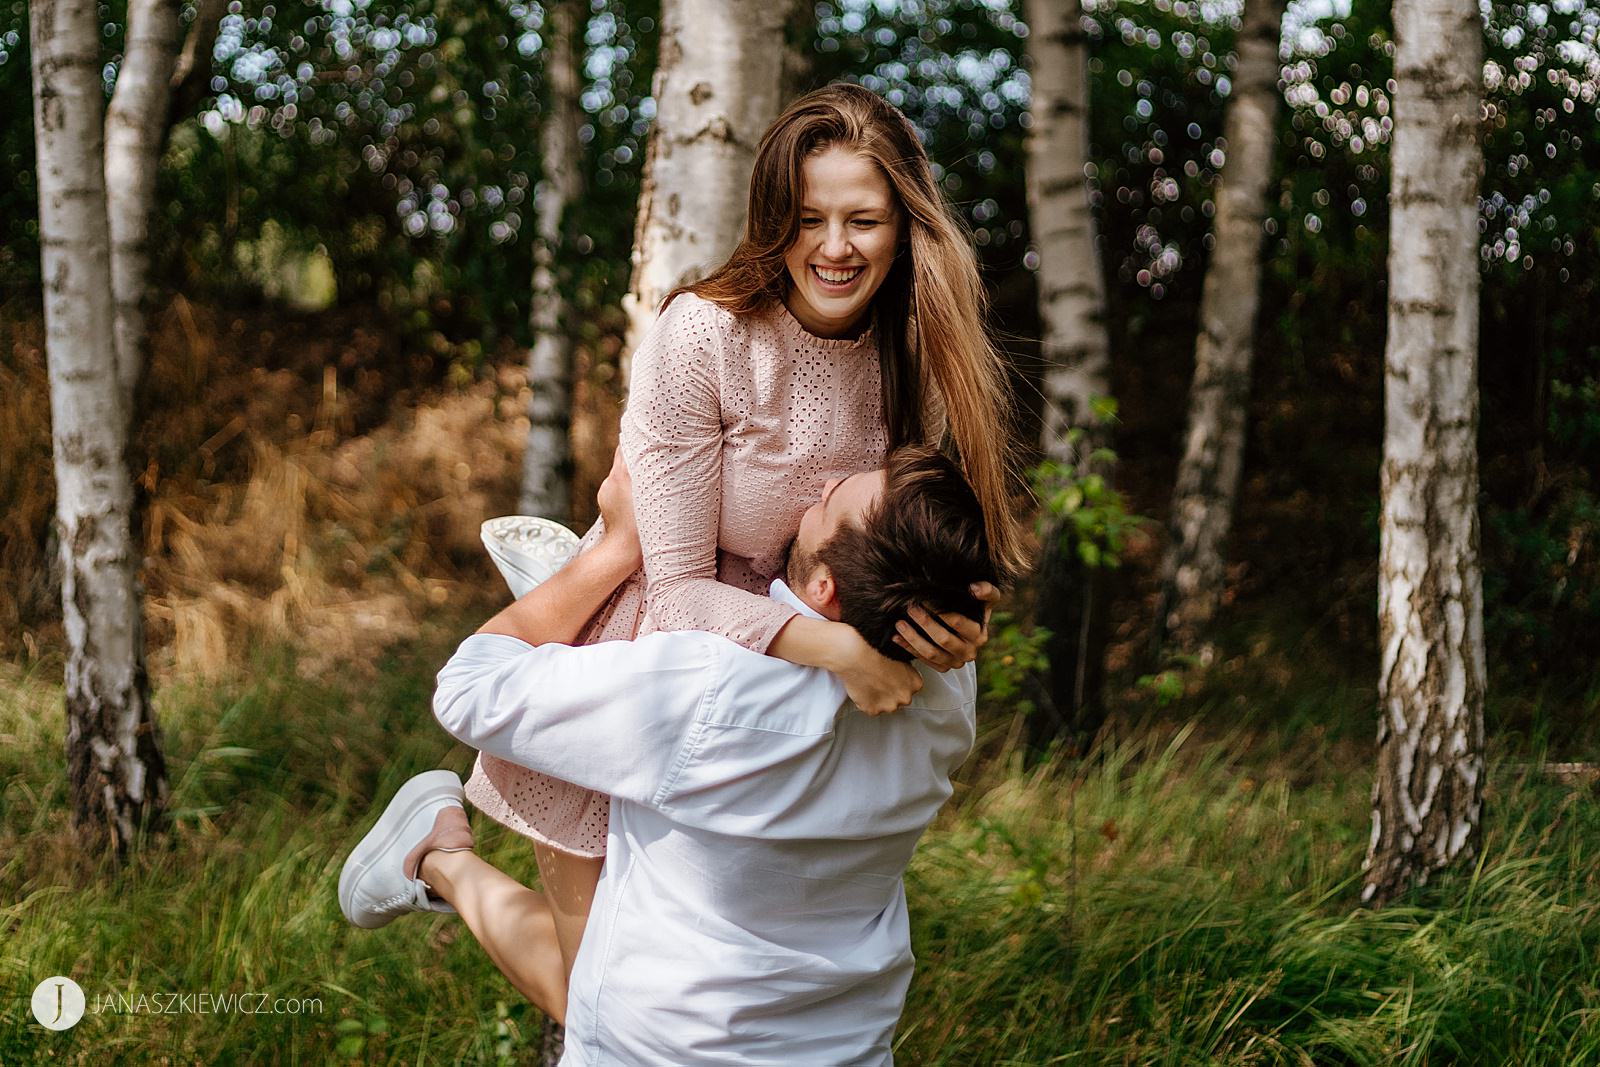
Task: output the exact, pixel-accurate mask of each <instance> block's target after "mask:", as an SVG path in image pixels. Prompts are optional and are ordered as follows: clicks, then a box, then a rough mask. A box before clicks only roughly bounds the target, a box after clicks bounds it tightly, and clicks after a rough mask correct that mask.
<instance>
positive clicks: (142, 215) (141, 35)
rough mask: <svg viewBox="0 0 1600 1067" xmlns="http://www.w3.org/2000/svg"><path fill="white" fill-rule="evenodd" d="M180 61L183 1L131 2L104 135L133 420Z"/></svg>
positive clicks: (124, 380)
mask: <svg viewBox="0 0 1600 1067" xmlns="http://www.w3.org/2000/svg"><path fill="white" fill-rule="evenodd" d="M177 59H178V5H177V4H174V3H172V2H171V0H130V2H129V4H128V25H127V45H126V47H125V49H124V50H123V57H122V68H121V69H120V70H119V71H118V72H117V86H116V90H115V92H113V93H112V95H111V106H110V107H109V108H107V109H106V138H105V171H106V214H107V216H108V220H109V222H110V224H111V292H112V300H113V306H114V308H115V332H114V334H113V336H114V338H115V347H116V358H117V384H118V388H119V389H120V390H121V394H122V401H123V410H124V411H125V412H126V413H127V420H128V424H129V425H130V426H131V425H132V423H133V411H134V406H133V399H134V392H135V390H136V389H137V388H138V385H139V378H140V376H141V375H142V374H143V372H144V364H145V339H146V338H145V303H146V299H147V294H148V291H149V282H150V247H149V245H150V215H151V213H152V211H153V210H154V209H155V201H156V169H157V166H158V164H159V163H160V161H161V145H162V142H164V141H165V140H166V135H167V116H168V106H169V103H170V100H171V97H172V73H173V69H174V67H175V66H176V64H177Z"/></svg>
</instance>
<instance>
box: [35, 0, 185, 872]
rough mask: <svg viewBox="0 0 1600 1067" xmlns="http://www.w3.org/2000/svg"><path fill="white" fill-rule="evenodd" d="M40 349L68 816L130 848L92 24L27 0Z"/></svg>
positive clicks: (116, 485)
mask: <svg viewBox="0 0 1600 1067" xmlns="http://www.w3.org/2000/svg"><path fill="white" fill-rule="evenodd" d="M30 34H31V45H32V52H33V55H32V68H33V120H34V144H35V149H36V151H37V156H38V181H39V243H40V249H41V259H42V267H43V270H42V276H43V282H44V312H45V351H46V359H47V362H48V365H49V374H50V415H51V423H52V449H53V453H54V465H55V477H56V523H57V528H58V533H59V537H60V544H61V563H62V581H61V603H62V615H63V622H64V624H65V630H66V642H67V661H66V677H65V689H66V713H67V773H68V779H69V788H70V792H71V797H72V814H73V822H74V824H75V825H76V826H77V827H78V828H79V830H80V831H82V832H84V833H86V834H87V835H89V836H95V837H98V836H100V835H102V834H103V835H104V836H105V837H107V838H109V839H110V841H111V842H112V843H114V845H115V846H116V849H117V851H118V853H119V854H120V853H122V852H124V851H125V850H126V849H127V847H128V846H129V845H130V844H131V843H132V841H133V840H134V838H135V837H136V835H137V833H138V831H139V828H140V827H141V825H147V824H150V823H152V822H155V821H158V820H159V819H160V817H161V816H162V814H163V812H164V810H165V807H166V803H167V798H168V786H167V779H166V768H165V763H164V760H163V758H162V754H161V744H160V737H159V734H158V732H157V730H156V724H155V718H154V715H153V713H152V711H151V708H150V702H149V695H148V684H147V680H146V676H145V664H144V624H143V615H142V606H141V604H140V597H139V594H138V589H137V585H136V582H135V558H136V557H135V552H134V548H133V544H132V539H131V537H130V524H131V513H132V505H133V486H132V482H131V480H130V478H129V474H128V469H127V466H126V456H125V448H126V443H127V439H128V413H127V405H126V403H125V401H124V397H123V391H122V389H123V387H122V381H121V380H120V379H119V370H118V364H117V355H116V344H115V340H114V338H113V321H114V311H113V307H112V298H111V249H110V241H109V239H108V230H109V226H108V221H107V209H106V187H105V159H106V157H105V151H104V139H105V126H104V110H105V107H104V104H105V96H104V90H103V89H102V87H101V59H100V50H99V45H100V21H99V17H98V11H97V5H96V3H95V2H94V0H34V2H33V3H32V4H31V5H30Z"/></svg>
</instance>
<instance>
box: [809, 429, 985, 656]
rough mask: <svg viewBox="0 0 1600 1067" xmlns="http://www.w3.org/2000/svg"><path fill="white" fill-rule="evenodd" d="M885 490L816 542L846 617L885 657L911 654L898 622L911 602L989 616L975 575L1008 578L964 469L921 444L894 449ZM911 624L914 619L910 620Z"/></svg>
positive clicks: (981, 579) (975, 617) (979, 578)
mask: <svg viewBox="0 0 1600 1067" xmlns="http://www.w3.org/2000/svg"><path fill="white" fill-rule="evenodd" d="M885 471H886V476H885V480H884V487H883V493H882V495H881V496H880V497H879V498H878V500H877V501H876V502H875V503H874V504H873V505H872V507H870V508H868V509H867V511H866V513H865V514H864V515H862V516H861V518H860V521H859V523H858V524H854V525H852V524H850V523H842V524H841V525H840V526H839V528H838V530H837V531H835V533H834V534H833V536H832V537H830V538H829V539H828V541H827V542H826V543H825V544H823V545H822V546H821V547H820V548H818V549H817V556H816V558H817V560H818V561H819V562H821V563H824V564H826V565H827V567H828V570H829V571H831V572H832V574H833V580H834V584H835V586H836V588H837V593H836V595H837V597H838V601H839V614H840V621H842V622H846V623H849V624H850V625H851V626H854V627H855V628H856V629H857V630H859V631H860V632H861V636H862V637H864V638H866V640H867V643H868V644H870V645H871V646H872V647H873V648H875V649H877V650H878V651H879V652H881V653H883V654H884V655H885V656H888V657H890V658H891V659H897V660H902V661H904V660H909V659H911V658H912V657H911V654H910V653H908V652H907V651H906V650H905V649H903V648H901V647H900V646H899V645H897V644H895V643H894V636H895V623H896V622H898V621H899V620H900V619H902V618H905V619H907V621H908V622H910V621H912V620H910V619H909V618H908V617H907V615H906V611H907V609H909V608H910V607H911V606H912V605H913V604H922V605H924V606H926V607H929V608H932V609H933V610H934V611H937V612H948V611H954V612H960V613H961V614H963V615H965V616H967V617H968V618H970V619H973V620H975V621H978V622H981V621H983V609H984V604H983V601H981V600H979V599H978V598H977V597H975V596H973V595H972V590H971V589H970V588H969V587H970V586H971V585H972V583H974V582H995V583H996V584H998V583H999V582H1000V581H1001V580H1002V577H1003V576H1002V575H1001V574H1000V573H999V572H998V570H997V568H996V564H995V560H994V554H993V552H992V551H991V550H990V547H989V538H988V535H987V534H986V533H985V530H984V522H983V508H982V507H981V506H980V505H979V503H978V498H977V496H976V494H974V493H973V491H972V487H971V486H970V485H968V484H967V480H966V478H964V477H962V474H961V470H960V468H959V467H957V466H956V464H955V463H954V462H953V461H952V460H951V459H949V458H948V457H947V456H945V455H943V454H941V453H940V452H938V451H937V450H935V449H932V448H928V447H926V446H922V445H907V446H903V447H901V448H897V449H895V450H894V451H893V452H892V453H890V454H889V459H888V462H887V463H886V464H885ZM912 625H916V624H915V622H912Z"/></svg>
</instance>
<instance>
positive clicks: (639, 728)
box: [433, 632, 725, 806]
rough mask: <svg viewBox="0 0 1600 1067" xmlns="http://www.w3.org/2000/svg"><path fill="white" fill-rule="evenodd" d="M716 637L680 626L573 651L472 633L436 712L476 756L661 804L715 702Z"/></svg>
mask: <svg viewBox="0 0 1600 1067" xmlns="http://www.w3.org/2000/svg"><path fill="white" fill-rule="evenodd" d="M721 644H725V642H722V641H720V640H718V639H717V638H715V637H713V636H711V635H709V634H702V633H687V632H675V633H653V634H649V635H647V636H645V637H641V638H639V639H637V640H634V641H606V642H602V643H600V644H594V645H580V646H571V645H555V644H550V645H539V646H534V645H530V644H528V643H527V642H525V641H521V640H519V639H517V638H515V637H510V636H508V635H505V634H473V635H472V636H471V637H468V638H467V639H466V640H465V641H463V642H462V643H461V646H460V647H459V648H458V649H457V650H456V653H455V655H453V656H451V657H450V661H449V662H448V663H446V664H445V665H444V668H443V669H442V670H441V671H440V672H439V679H438V683H439V684H438V689H437V690H436V691H435V693H434V697H433V713H434V716H435V717H436V718H437V719H438V720H439V723H440V725H441V726H443V727H444V728H445V729H446V730H447V731H449V733H450V734H451V735H452V736H454V737H456V738H457V739H458V740H460V741H462V742H464V743H465V744H467V745H470V746H472V747H473V748H476V749H478V750H479V751H481V752H487V753H489V754H490V755H493V756H499V757H500V758H501V759H504V760H509V761H511V762H513V763H517V764H521V765H522V766H524V767H531V768H532V769H534V770H536V771H542V772H544V773H545V774H548V775H550V776H551V777H554V778H559V779H561V780H562V781H565V782H571V783H573V784H574V785H580V786H583V787H584V788H586V789H593V790H596V791H598V792H601V793H609V794H611V795H612V796H616V797H622V798H623V799H626V800H631V801H633V802H635V803H638V804H646V805H650V806H659V805H660V804H661V802H662V798H664V797H665V796H667V795H668V794H669V793H670V791H671V789H672V784H673V780H674V778H675V777H676V776H677V773H678V771H679V770H680V769H681V766H682V764H683V763H684V762H685V761H686V760H687V758H688V755H689V752H688V747H689V745H690V744H691V742H692V740H693V738H694V736H695V732H696V725H697V723H698V722H699V720H700V718H701V717H702V713H703V712H704V711H705V710H706V709H709V708H710V706H711V703H712V701H713V700H714V698H715V694H716V689H717V683H718V680H719V672H720V669H721V663H720V660H721V655H722V650H721V649H719V647H718V646H719V645H721Z"/></svg>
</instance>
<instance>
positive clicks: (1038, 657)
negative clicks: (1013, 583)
mask: <svg viewBox="0 0 1600 1067" xmlns="http://www.w3.org/2000/svg"><path fill="white" fill-rule="evenodd" d="M1049 640H1050V631H1049V630H1047V629H1045V628H1044V627H1042V626H1025V625H1023V623H1022V621H1021V620H1019V619H1018V618H1017V617H1016V616H1015V615H1013V614H1012V613H1011V612H1007V611H997V612H995V613H994V615H993V616H991V617H990V619H989V643H988V644H986V645H985V646H984V647H983V653H982V654H981V655H980V656H979V657H978V698H979V700H980V701H981V703H982V705H983V707H984V708H985V709H986V710H988V711H989V712H991V713H1012V714H1018V715H1022V716H1024V717H1026V716H1029V715H1032V714H1033V713H1034V712H1035V710H1037V705H1036V704H1035V702H1034V700H1033V697H1032V696H1030V695H1029V694H1031V693H1034V692H1035V691H1036V687H1037V686H1038V684H1039V683H1038V679H1039V678H1041V677H1044V676H1045V675H1046V674H1047V672H1048V671H1049V669H1050V661H1049V658H1048V657H1047V656H1046V655H1045V643H1046V642H1047V641H1049Z"/></svg>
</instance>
